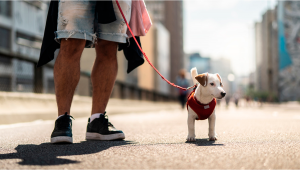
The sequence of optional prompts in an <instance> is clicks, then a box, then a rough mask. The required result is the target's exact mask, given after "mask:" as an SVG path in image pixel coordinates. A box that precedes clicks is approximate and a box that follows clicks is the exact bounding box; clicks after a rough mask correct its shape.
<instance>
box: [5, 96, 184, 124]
mask: <svg viewBox="0 0 300 170" xmlns="http://www.w3.org/2000/svg"><path fill="white" fill-rule="evenodd" d="M91 106H92V99H91V97H82V96H76V95H75V96H74V98H73V103H72V107H71V114H72V116H73V117H75V118H79V117H88V116H89V115H90V112H91ZM0 108H1V109H0V117H1V119H0V124H11V123H20V122H30V121H35V120H39V119H41V120H54V119H55V118H56V117H57V106H56V100H55V96H54V95H53V94H35V93H15V92H13V93H12V92H0ZM178 108H180V105H179V104H178V103H174V102H164V103H162V102H159V103H158V102H157V103H156V102H150V101H137V100H121V99H110V101H109V103H108V106H107V113H108V114H109V115H113V114H122V113H129V112H131V113H139V112H145V111H147V112H149V111H158V110H172V109H178Z"/></svg>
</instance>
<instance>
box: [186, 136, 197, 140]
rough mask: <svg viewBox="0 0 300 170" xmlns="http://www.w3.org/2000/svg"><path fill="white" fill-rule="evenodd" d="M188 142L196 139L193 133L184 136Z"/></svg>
mask: <svg viewBox="0 0 300 170" xmlns="http://www.w3.org/2000/svg"><path fill="white" fill-rule="evenodd" d="M186 140H187V141H188V142H195V141H196V136H195V135H188V137H187V138H186Z"/></svg>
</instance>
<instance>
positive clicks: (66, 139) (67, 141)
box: [51, 136, 73, 143]
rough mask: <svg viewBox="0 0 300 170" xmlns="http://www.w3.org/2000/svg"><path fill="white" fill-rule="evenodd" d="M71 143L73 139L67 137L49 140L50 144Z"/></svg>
mask: <svg viewBox="0 0 300 170" xmlns="http://www.w3.org/2000/svg"><path fill="white" fill-rule="evenodd" d="M65 142H66V143H73V138H72V137H69V136H57V137H53V138H51V143H65Z"/></svg>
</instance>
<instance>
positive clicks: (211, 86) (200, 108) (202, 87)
mask: <svg viewBox="0 0 300 170" xmlns="http://www.w3.org/2000/svg"><path fill="white" fill-rule="evenodd" d="M191 75H192V79H193V83H194V84H196V83H199V85H198V86H197V88H196V90H195V91H194V93H191V95H190V96H189V98H188V102H187V109H188V120H187V124H188V136H187V141H196V139H195V137H196V135H195V120H205V119H207V118H208V123H209V129H208V136H209V140H211V141H214V140H217V134H216V131H215V122H216V113H215V106H216V98H217V99H222V98H223V97H224V96H225V95H226V93H225V91H224V89H223V84H222V79H221V77H220V75H219V74H209V73H204V74H199V75H198V73H197V69H196V68H192V69H191Z"/></svg>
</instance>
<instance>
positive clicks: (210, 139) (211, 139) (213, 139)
mask: <svg viewBox="0 0 300 170" xmlns="http://www.w3.org/2000/svg"><path fill="white" fill-rule="evenodd" d="M216 140H218V139H217V137H216V136H212V137H209V141H216Z"/></svg>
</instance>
